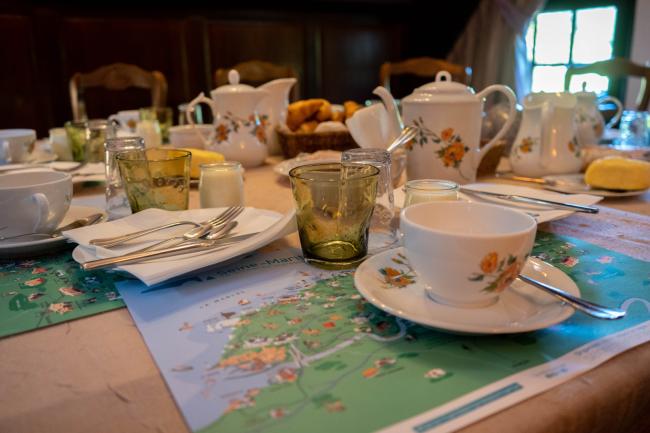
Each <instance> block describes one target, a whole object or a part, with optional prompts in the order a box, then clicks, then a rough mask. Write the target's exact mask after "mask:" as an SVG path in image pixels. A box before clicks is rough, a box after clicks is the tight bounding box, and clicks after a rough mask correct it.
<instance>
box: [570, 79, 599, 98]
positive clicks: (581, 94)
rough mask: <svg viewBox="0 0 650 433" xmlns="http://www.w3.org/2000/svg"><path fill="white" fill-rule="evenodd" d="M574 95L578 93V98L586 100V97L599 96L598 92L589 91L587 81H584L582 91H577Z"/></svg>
mask: <svg viewBox="0 0 650 433" xmlns="http://www.w3.org/2000/svg"><path fill="white" fill-rule="evenodd" d="M574 95H576V97H577V98H578V99H581V100H585V99H593V100H596V97H597V95H596V92H589V91H587V82H586V81H583V82H582V91H580V92H575V93H574Z"/></svg>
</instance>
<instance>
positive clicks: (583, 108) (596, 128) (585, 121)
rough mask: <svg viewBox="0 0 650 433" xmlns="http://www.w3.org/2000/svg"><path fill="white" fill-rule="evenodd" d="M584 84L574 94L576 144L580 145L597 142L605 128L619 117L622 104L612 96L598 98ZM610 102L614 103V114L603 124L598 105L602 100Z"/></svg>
mask: <svg viewBox="0 0 650 433" xmlns="http://www.w3.org/2000/svg"><path fill="white" fill-rule="evenodd" d="M585 84H586V83H583V84H582V92H576V93H575V96H576V98H577V99H578V103H577V105H576V124H577V129H578V130H577V133H578V144H580V146H587V145H590V144H598V142H599V141H600V139H601V138H602V137H603V133H604V132H605V128H611V127H612V125H614V124H616V122H618V121H619V120H620V118H621V114H622V113H623V105H622V104H621V101H619V100H618V99H617V98H615V97H613V96H605V97H602V98H598V96H597V95H596V94H595V93H594V92H587V91H585V87H586V86H585ZM607 101H609V102H612V103H613V104H614V105H616V114H615V115H614V117H612V119H611V120H610V121H609V122H607V124H605V119H604V118H603V115H602V114H601V113H600V110H599V109H598V105H599V104H602V103H604V102H607Z"/></svg>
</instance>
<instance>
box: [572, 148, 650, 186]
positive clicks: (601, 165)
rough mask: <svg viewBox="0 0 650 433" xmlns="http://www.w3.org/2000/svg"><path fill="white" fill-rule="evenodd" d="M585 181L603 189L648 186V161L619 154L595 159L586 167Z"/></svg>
mask: <svg viewBox="0 0 650 433" xmlns="http://www.w3.org/2000/svg"><path fill="white" fill-rule="evenodd" d="M585 183H586V184H587V185H590V186H592V187H594V188H604V189H622V190H635V189H646V188H650V162H646V161H640V160H637V159H630V158H623V157H620V156H611V157H606V158H601V159H597V160H595V161H594V162H592V163H591V164H590V165H589V167H587V171H586V173H585Z"/></svg>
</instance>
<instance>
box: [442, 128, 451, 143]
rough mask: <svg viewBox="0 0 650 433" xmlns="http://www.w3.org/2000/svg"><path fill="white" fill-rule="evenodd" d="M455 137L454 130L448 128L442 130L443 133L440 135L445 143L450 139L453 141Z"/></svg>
mask: <svg viewBox="0 0 650 433" xmlns="http://www.w3.org/2000/svg"><path fill="white" fill-rule="evenodd" d="M453 135H454V129H453V128H447V129H443V130H442V132H441V133H440V138H441V139H442V140H444V141H449V139H451V137H452V136H453Z"/></svg>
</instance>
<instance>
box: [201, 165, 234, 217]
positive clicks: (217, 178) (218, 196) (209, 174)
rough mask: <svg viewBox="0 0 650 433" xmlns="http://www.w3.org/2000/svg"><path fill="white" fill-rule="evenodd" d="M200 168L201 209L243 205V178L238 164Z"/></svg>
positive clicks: (202, 166) (203, 166)
mask: <svg viewBox="0 0 650 433" xmlns="http://www.w3.org/2000/svg"><path fill="white" fill-rule="evenodd" d="M200 167H201V175H200V177H199V197H200V205H201V208H211V207H224V206H243V205H244V177H243V170H242V166H241V164H240V163H239V162H216V163H212V164H201V165H200Z"/></svg>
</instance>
